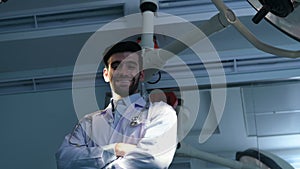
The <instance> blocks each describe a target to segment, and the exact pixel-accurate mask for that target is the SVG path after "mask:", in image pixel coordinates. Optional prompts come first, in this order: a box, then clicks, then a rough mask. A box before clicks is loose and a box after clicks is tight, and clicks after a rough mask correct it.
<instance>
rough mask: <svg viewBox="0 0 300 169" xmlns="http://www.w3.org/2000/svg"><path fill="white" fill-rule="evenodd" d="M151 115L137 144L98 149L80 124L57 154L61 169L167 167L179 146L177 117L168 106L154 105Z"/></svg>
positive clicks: (58, 164) (118, 144)
mask: <svg viewBox="0 0 300 169" xmlns="http://www.w3.org/2000/svg"><path fill="white" fill-rule="evenodd" d="M157 104H164V103H157ZM150 109H151V108H150ZM149 111H150V110H149ZM152 112H154V113H153V114H152V115H151V119H150V123H149V125H147V126H146V129H145V135H144V137H143V138H142V139H141V140H140V141H139V142H138V143H137V145H133V144H126V143H115V144H111V145H107V146H103V147H101V146H98V145H96V144H95V143H93V142H92V141H89V139H88V136H87V135H86V132H85V131H84V129H83V128H82V126H81V125H80V126H79V127H77V128H76V129H75V130H74V132H73V134H72V136H71V135H67V136H66V137H65V139H64V141H63V144H62V145H61V147H60V148H59V150H58V152H57V153H56V159H57V167H58V169H82V168H84V169H87V168H119V169H124V168H151V169H153V168H168V166H169V165H170V163H171V162H172V159H173V156H174V153H175V150H176V145H177V142H176V141H177V140H176V139H177V130H176V129H177V117H176V114H175V111H174V110H173V109H172V108H171V107H169V106H162V105H158V106H153V107H152ZM71 143H72V144H71Z"/></svg>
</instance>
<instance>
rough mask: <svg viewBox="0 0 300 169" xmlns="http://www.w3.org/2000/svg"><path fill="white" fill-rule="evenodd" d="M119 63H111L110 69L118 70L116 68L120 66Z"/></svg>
mask: <svg viewBox="0 0 300 169" xmlns="http://www.w3.org/2000/svg"><path fill="white" fill-rule="evenodd" d="M120 63H121V62H113V63H111V64H110V67H111V68H112V69H114V70H116V69H117V68H118V66H119V65H120Z"/></svg>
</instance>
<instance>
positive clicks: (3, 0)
mask: <svg viewBox="0 0 300 169" xmlns="http://www.w3.org/2000/svg"><path fill="white" fill-rule="evenodd" d="M7 1H8V0H0V4H1V3H4V2H7Z"/></svg>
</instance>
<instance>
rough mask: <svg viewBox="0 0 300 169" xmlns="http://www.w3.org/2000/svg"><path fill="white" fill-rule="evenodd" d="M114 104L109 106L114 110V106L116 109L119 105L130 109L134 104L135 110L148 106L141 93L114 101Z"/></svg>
mask: <svg viewBox="0 0 300 169" xmlns="http://www.w3.org/2000/svg"><path fill="white" fill-rule="evenodd" d="M113 104H114V105H112V104H110V105H109V106H110V107H111V108H112V106H115V107H116V106H117V104H124V105H125V106H126V107H129V106H131V105H133V104H134V108H143V107H144V106H145V105H146V101H145V100H144V99H143V97H142V96H141V95H140V93H135V94H133V95H130V96H127V97H124V98H122V99H119V100H117V101H113Z"/></svg>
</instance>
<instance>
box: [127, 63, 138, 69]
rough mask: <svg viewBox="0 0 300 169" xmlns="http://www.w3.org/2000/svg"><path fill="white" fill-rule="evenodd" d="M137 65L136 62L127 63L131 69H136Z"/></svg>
mask: <svg viewBox="0 0 300 169" xmlns="http://www.w3.org/2000/svg"><path fill="white" fill-rule="evenodd" d="M136 67H137V65H136V64H135V63H128V64H127V68H128V69H130V70H134V69H136Z"/></svg>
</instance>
